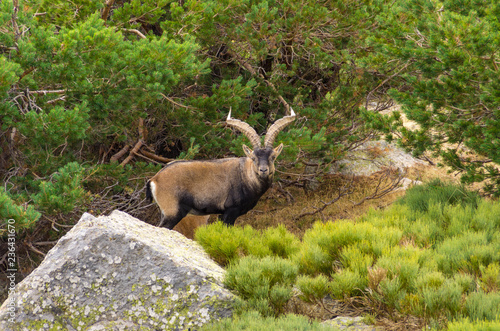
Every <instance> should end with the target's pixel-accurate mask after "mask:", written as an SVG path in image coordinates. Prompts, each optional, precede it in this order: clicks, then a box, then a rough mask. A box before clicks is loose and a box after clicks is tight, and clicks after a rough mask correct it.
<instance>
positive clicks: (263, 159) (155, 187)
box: [146, 108, 295, 229]
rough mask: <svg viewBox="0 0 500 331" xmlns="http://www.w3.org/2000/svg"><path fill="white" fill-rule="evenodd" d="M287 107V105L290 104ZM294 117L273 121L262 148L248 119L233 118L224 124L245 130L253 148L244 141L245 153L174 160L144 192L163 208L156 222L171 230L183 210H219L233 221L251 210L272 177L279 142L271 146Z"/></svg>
mask: <svg viewBox="0 0 500 331" xmlns="http://www.w3.org/2000/svg"><path fill="white" fill-rule="evenodd" d="M290 109H291V108H290ZM294 120H295V113H294V112H293V109H291V115H289V116H285V117H283V118H281V119H279V120H277V121H276V122H275V123H274V124H273V125H272V126H271V127H270V128H269V130H268V131H267V134H266V137H265V139H264V147H262V146H261V143H260V137H259V135H258V134H257V132H256V131H255V130H254V129H253V128H252V127H251V126H250V125H248V124H247V123H245V122H243V121H240V120H237V119H233V118H231V111H230V112H229V115H228V117H227V119H226V123H227V124H228V125H230V126H232V127H234V128H236V129H238V130H239V131H241V132H242V133H243V134H245V135H246V136H247V137H248V139H250V142H251V143H252V147H253V150H252V149H250V148H249V147H247V146H246V145H243V151H244V152H245V155H246V157H241V158H229V159H219V160H211V161H174V162H171V163H169V164H167V166H166V167H165V168H163V169H162V170H160V171H159V172H158V173H157V174H156V175H155V176H154V177H153V178H151V179H150V180H149V181H148V183H147V186H146V196H147V198H149V199H150V200H152V199H154V200H155V201H156V203H157V204H158V206H159V207H160V210H161V215H162V216H161V221H160V226H165V227H167V228H169V229H172V228H173V227H174V226H175V225H176V224H177V223H179V221H180V220H181V219H182V218H183V217H184V216H186V215H187V214H193V215H209V214H221V215H222V221H223V222H224V223H227V224H231V225H233V224H234V222H235V221H236V219H237V218H238V217H239V216H240V215H243V214H246V213H247V212H248V211H249V210H251V209H252V208H253V207H255V205H256V204H257V202H258V201H259V199H260V197H261V196H262V195H263V194H264V193H265V192H266V191H267V190H268V188H269V187H270V186H271V184H272V181H273V175H274V171H275V169H274V161H275V160H276V158H277V157H278V155H279V154H280V153H281V151H282V150H283V144H280V145H279V146H278V147H276V148H274V149H273V143H274V140H275V139H276V136H277V135H278V133H279V132H280V131H281V130H283V128H285V126H287V125H288V124H290V123H292V122H293V121H294Z"/></svg>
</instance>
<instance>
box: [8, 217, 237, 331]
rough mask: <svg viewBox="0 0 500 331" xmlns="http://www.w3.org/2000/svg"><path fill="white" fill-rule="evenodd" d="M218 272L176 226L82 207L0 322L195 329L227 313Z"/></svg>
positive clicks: (228, 299) (227, 297) (17, 326)
mask: <svg viewBox="0 0 500 331" xmlns="http://www.w3.org/2000/svg"><path fill="white" fill-rule="evenodd" d="M223 273H224V270H223V269H222V268H221V267H219V266H218V265H217V264H215V262H213V261H212V260H210V259H209V258H208V256H207V255H206V254H205V252H204V251H203V250H202V248H201V247H200V246H199V245H198V244H197V243H195V242H193V241H191V240H188V239H186V238H184V237H183V236H182V235H181V234H179V233H177V232H174V231H170V230H167V229H164V228H157V227H153V226H151V225H148V224H146V223H144V222H141V221H139V220H137V219H135V218H133V217H131V216H129V215H128V214H126V213H123V212H120V211H114V212H113V213H112V214H111V215H110V216H101V217H97V218H96V217H94V216H92V215H90V214H87V213H86V214H84V215H83V216H82V218H81V219H80V221H79V222H78V224H77V225H76V226H75V227H74V228H73V229H72V230H71V231H69V232H68V233H67V234H66V235H65V236H64V237H62V238H61V239H60V240H59V242H58V243H57V245H56V246H55V247H54V248H53V249H52V250H51V251H50V252H49V253H48V254H47V256H46V257H45V260H44V261H43V262H42V264H41V265H40V266H39V267H38V268H37V269H35V270H34V271H33V272H32V273H31V274H30V275H29V276H28V277H26V278H25V279H24V280H23V281H22V282H21V283H19V284H18V285H17V286H16V290H15V293H14V294H13V295H14V298H12V297H9V298H8V299H7V300H6V302H5V303H4V305H3V306H2V307H1V308H0V330H187V329H189V328H191V329H192V330H193V329H197V328H198V327H199V326H201V325H203V324H204V323H207V322H209V321H211V320H213V319H219V318H222V317H228V316H231V311H232V309H231V308H232V305H233V302H234V301H233V296H232V295H231V293H229V292H228V291H227V290H226V289H224V288H223V287H222V279H223ZM11 300H14V301H15V302H16V307H17V311H16V313H15V317H14V321H12V320H10V321H9V319H10V318H11V317H10V315H9V314H8V311H7V309H6V306H7V304H6V303H7V302H10V301H11Z"/></svg>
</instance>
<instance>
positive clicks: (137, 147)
mask: <svg viewBox="0 0 500 331" xmlns="http://www.w3.org/2000/svg"><path fill="white" fill-rule="evenodd" d="M143 144H144V140H142V139H139V140H138V141H137V143H136V144H135V146H134V148H132V150H131V151H130V154H129V155H128V156H127V158H126V159H125V160H123V162H122V163H120V166H122V167H124V166H125V165H126V164H127V163H129V162H130V160H132V159H133V158H134V155H135V154H136V153H137V152H138V151H139V149H140V148H141V146H142V145H143Z"/></svg>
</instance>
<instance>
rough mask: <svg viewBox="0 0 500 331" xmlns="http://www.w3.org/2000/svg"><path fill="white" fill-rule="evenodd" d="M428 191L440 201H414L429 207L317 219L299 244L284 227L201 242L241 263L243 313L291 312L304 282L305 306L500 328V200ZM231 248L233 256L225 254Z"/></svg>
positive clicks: (236, 270) (234, 266)
mask: <svg viewBox="0 0 500 331" xmlns="http://www.w3.org/2000/svg"><path fill="white" fill-rule="evenodd" d="M425 187H430V189H431V190H434V191H433V192H434V193H432V194H430V196H431V197H434V198H433V199H434V200H432V199H428V197H427V196H425V195H423V194H421V193H418V192H423V191H422V189H421V188H419V190H418V192H417V193H418V194H415V196H418V197H420V199H426V202H425V208H420V207H418V208H416V207H415V206H420V203H417V200H415V201H412V200H411V199H416V198H414V197H411V199H409V200H408V199H406V200H402V201H401V202H400V203H398V204H395V205H394V206H391V207H389V208H388V209H386V210H382V211H370V212H369V213H367V214H366V215H364V216H362V217H360V218H359V219H357V220H356V221H350V220H339V221H335V222H326V223H323V222H317V223H315V224H314V225H313V227H312V228H311V229H309V230H307V231H306V232H305V234H304V236H303V238H302V240H300V241H299V240H298V239H297V238H296V237H294V236H293V235H292V234H290V233H288V232H287V231H286V230H285V229H284V228H276V229H268V230H267V231H265V232H264V233H262V235H260V234H259V233H258V231H256V230H252V231H250V230H245V228H238V227H234V228H228V227H225V226H223V225H221V224H212V225H209V226H207V227H206V228H204V229H203V230H201V232H198V238H199V239H202V241H200V243H201V244H202V245H203V246H204V247H205V248H206V249H207V247H208V249H207V251H209V253H210V254H211V255H212V256H214V257H215V258H218V259H220V256H221V255H222V256H230V255H231V254H232V255H234V256H235V257H236V258H229V257H228V258H226V261H232V263H231V265H230V267H229V269H228V272H227V279H226V283H227V285H228V286H229V287H230V288H231V289H233V290H234V291H235V292H236V293H237V294H238V295H239V296H240V297H241V299H242V300H241V302H240V304H241V305H240V306H241V307H242V308H243V309H244V310H248V309H253V310H257V311H259V312H260V313H261V314H262V315H264V316H272V315H274V316H278V315H279V314H281V313H283V307H284V306H285V303H286V301H287V300H288V299H289V298H290V296H291V293H292V292H291V289H292V286H294V285H295V286H296V287H297V288H298V289H299V290H300V294H299V298H301V299H302V300H304V301H306V302H312V303H318V304H320V305H322V304H323V299H324V298H325V297H327V296H330V297H332V298H335V299H338V300H346V301H348V302H349V300H350V298H352V297H359V298H363V301H364V302H365V304H368V305H369V306H370V307H372V308H373V307H378V309H384V310H388V311H389V315H393V316H396V315H394V313H395V312H397V314H398V315H399V316H401V315H403V316H404V315H413V316H416V317H417V318H420V319H422V320H423V321H425V322H426V323H427V324H428V325H431V326H435V325H439V326H440V327H443V326H444V325H445V323H447V321H451V320H457V319H460V318H470V320H473V321H481V320H487V321H494V320H495V319H496V318H497V317H498V316H499V315H500V294H499V287H500V267H499V261H500V235H499V234H498V233H500V221H499V219H500V215H499V214H495V213H494V212H497V211H500V203H499V202H498V201H486V200H477V199H476V196H475V195H474V194H469V192H465V191H458V192H459V193H456V192H457V188H456V187H455V186H453V187H451V188H449V187H446V186H445V185H443V184H439V185H438V184H436V183H435V182H432V183H430V184H428V185H427V186H425V185H424V186H423V188H425ZM412 190H413V189H412ZM410 191H411V190H410ZM452 193H453V194H452ZM412 194H413V193H411V192H410V196H412ZM457 194H458V195H457ZM445 197H446V198H445ZM437 200H439V201H437ZM408 201H410V202H409V203H410V204H414V205H415V206H408V205H407V203H408ZM245 231H247V232H245ZM245 233H246V234H245ZM238 238H240V239H238ZM242 238H243V239H242ZM244 238H247V239H244ZM238 240H239V241H238ZM234 241H238V244H233V242H234ZM207 243H208V244H207ZM230 244H231V245H233V246H232V248H231V249H230V250H228V251H230V252H232V253H231V254H228V253H225V246H224V245H230ZM257 247H259V248H258V249H257ZM268 255H269V256H268ZM242 256H245V257H243V258H241V257H242ZM263 256H264V257H263ZM285 274H286V275H288V276H285ZM384 315H385V316H387V312H384ZM464 323H468V322H464ZM456 325H457V327H460V326H459V325H460V324H459V323H458V324H456ZM485 325H489V324H485ZM454 327H455V326H454Z"/></svg>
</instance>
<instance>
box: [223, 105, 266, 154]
mask: <svg viewBox="0 0 500 331" xmlns="http://www.w3.org/2000/svg"><path fill="white" fill-rule="evenodd" d="M226 123H227V124H228V125H229V126H232V127H234V128H236V129H238V130H239V131H240V132H241V133H243V134H244V135H245V136H247V138H248V139H250V143H251V144H252V147H253V149H257V148H260V147H261V144H260V137H259V135H258V134H257V132H256V131H255V130H254V128H252V127H251V126H250V125H249V124H248V123H245V122H243V121H240V120H237V119H234V118H231V109H229V115H227V119H226Z"/></svg>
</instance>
